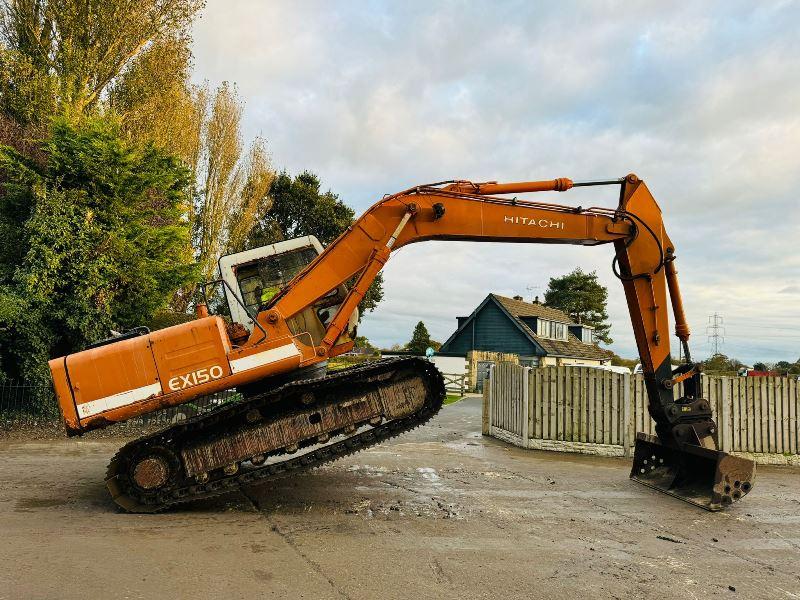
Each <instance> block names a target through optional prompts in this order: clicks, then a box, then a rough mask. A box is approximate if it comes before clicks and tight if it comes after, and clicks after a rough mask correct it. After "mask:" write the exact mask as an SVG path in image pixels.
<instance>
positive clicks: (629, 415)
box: [622, 373, 636, 457]
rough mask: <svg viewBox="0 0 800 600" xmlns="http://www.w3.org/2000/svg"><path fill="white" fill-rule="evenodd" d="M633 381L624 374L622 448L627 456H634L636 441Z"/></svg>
mask: <svg viewBox="0 0 800 600" xmlns="http://www.w3.org/2000/svg"><path fill="white" fill-rule="evenodd" d="M632 385H633V380H632V379H631V376H630V375H629V374H628V373H623V374H622V405H623V408H622V413H623V418H622V422H623V423H624V424H625V427H624V429H623V430H622V446H623V448H624V450H623V454H624V455H625V456H628V457H629V456H632V455H633V453H632V452H631V449H632V448H633V444H634V441H635V440H636V410H635V408H634V407H633V397H634V394H632V393H631V391H632V390H631V386H632Z"/></svg>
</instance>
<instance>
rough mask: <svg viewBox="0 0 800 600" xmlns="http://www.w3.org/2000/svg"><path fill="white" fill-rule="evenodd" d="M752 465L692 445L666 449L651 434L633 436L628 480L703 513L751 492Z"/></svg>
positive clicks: (753, 475) (753, 465)
mask: <svg viewBox="0 0 800 600" xmlns="http://www.w3.org/2000/svg"><path fill="white" fill-rule="evenodd" d="M755 471H756V465H755V463H754V462H753V461H752V460H748V459H746V458H741V457H738V456H731V455H730V454H728V453H727V452H722V451H720V450H711V449H709V448H703V447H701V446H695V445H693V444H681V446H680V447H673V446H666V445H664V444H662V443H661V441H660V440H659V439H658V438H657V437H656V436H653V435H647V434H646V433H637V434H636V447H635V450H634V456H633V468H632V469H631V479H633V480H634V481H638V482H639V483H642V484H644V485H646V486H648V487H651V488H653V489H656V490H658V491H660V492H663V493H665V494H669V495H670V496H675V497H676V498H680V499H681V500H684V501H686V502H689V503H691V504H695V505H697V506H700V507H702V508H705V509H706V510H720V509H722V508H724V507H725V506H726V505H730V504H732V503H733V502H736V501H738V500H741V499H742V498H743V497H744V496H745V495H747V493H748V492H749V491H750V490H751V489H753V481H754V480H755V474H756V473H755Z"/></svg>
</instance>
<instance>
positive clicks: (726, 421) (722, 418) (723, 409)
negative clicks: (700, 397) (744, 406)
mask: <svg viewBox="0 0 800 600" xmlns="http://www.w3.org/2000/svg"><path fill="white" fill-rule="evenodd" d="M729 391H730V386H729V385H728V378H727V377H720V387H719V398H718V399H717V410H719V413H717V414H718V415H719V419H718V422H717V429H718V430H719V449H720V450H724V451H725V452H728V451H729V450H730V446H731V443H730V441H731V439H732V431H731V423H730V405H731V399H730V393H729Z"/></svg>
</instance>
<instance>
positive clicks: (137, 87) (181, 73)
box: [108, 34, 208, 173]
mask: <svg viewBox="0 0 800 600" xmlns="http://www.w3.org/2000/svg"><path fill="white" fill-rule="evenodd" d="M190 42H191V40H190V39H189V38H188V37H187V36H186V35H181V34H176V35H169V36H164V37H163V38H161V39H159V40H156V41H154V42H153V43H151V44H150V45H149V46H148V47H147V48H145V49H144V50H143V51H142V52H141V53H140V54H139V56H138V57H137V58H136V59H135V60H134V61H132V62H131V64H130V65H129V66H128V68H126V69H125V71H124V72H123V73H122V74H121V75H120V76H119V77H118V78H117V79H116V80H115V81H114V83H113V84H112V85H111V87H110V90H109V102H108V103H109V106H110V108H111V109H112V110H113V111H114V112H115V113H116V114H117V115H119V116H120V117H121V118H122V121H123V126H124V129H125V131H126V133H128V135H129V136H131V137H132V138H133V139H140V140H141V139H147V140H151V141H152V142H153V143H154V144H155V145H156V146H157V147H159V148H163V149H164V150H167V151H168V152H170V153H172V154H174V155H175V156H177V157H179V158H180V159H181V160H183V161H184V162H185V163H186V164H187V165H188V166H189V168H190V169H191V170H192V172H193V173H195V172H197V167H198V163H199V161H200V153H201V139H202V135H201V130H202V125H203V122H204V120H205V114H204V111H205V110H206V108H207V104H208V101H207V95H208V89H207V88H206V87H205V86H193V85H192V84H191V81H190V78H191V58H192V53H191V50H190V47H189V45H190Z"/></svg>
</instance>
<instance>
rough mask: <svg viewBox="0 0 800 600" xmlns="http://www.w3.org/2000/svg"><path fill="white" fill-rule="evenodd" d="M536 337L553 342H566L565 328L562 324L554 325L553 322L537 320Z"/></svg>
mask: <svg viewBox="0 0 800 600" xmlns="http://www.w3.org/2000/svg"><path fill="white" fill-rule="evenodd" d="M537 335H540V336H541V337H545V338H550V339H553V340H566V339H567V326H566V324H564V323H556V322H555V321H545V320H543V319H539V327H538V331H537Z"/></svg>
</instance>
